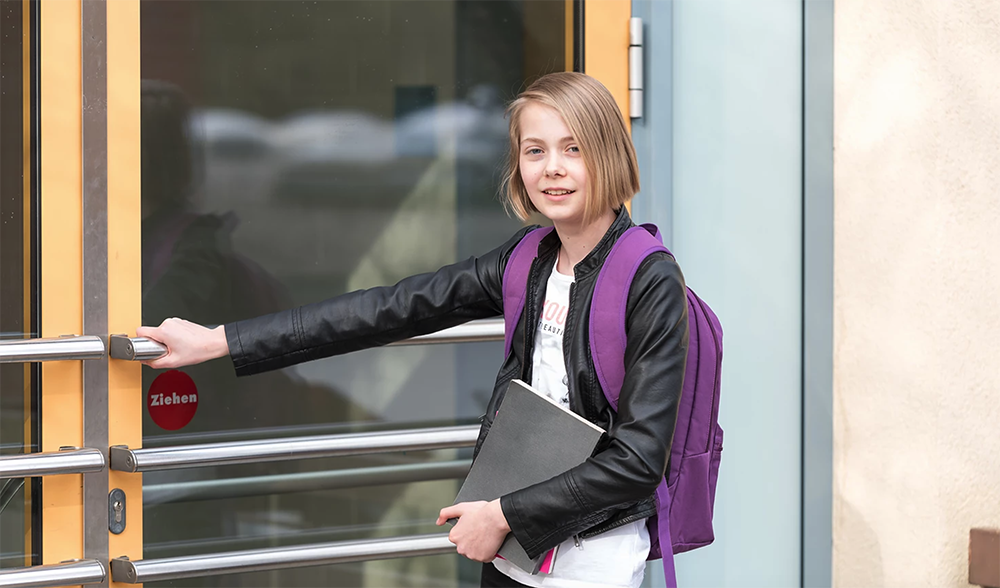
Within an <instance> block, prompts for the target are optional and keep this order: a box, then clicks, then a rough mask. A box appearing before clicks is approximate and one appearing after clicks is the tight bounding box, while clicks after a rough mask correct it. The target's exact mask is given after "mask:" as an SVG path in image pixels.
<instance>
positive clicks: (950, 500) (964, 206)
mask: <svg viewBox="0 0 1000 588" xmlns="http://www.w3.org/2000/svg"><path fill="white" fill-rule="evenodd" d="M835 10H836V16H835V43H834V45H835V66H834V67H835V74H834V84H835V91H834V93H835V96H834V100H835V132H834V135H835V136H834V186H835V221H834V230H835V249H834V253H835V261H834V273H835V276H834V521H833V522H834V552H833V575H834V584H835V585H836V586H967V585H968V584H967V574H968V563H967V552H968V532H969V528H970V527H973V526H980V525H992V526H1000V507H998V505H1000V434H998V427H997V425H998V423H1000V369H998V367H997V364H998V358H1000V336H998V331H1000V304H998V300H997V299H998V295H1000V253H998V246H1000V35H998V34H997V31H1000V0H951V1H949V2H943V1H941V0H879V1H878V2H871V1H867V0H838V1H837V2H836V4H835Z"/></svg>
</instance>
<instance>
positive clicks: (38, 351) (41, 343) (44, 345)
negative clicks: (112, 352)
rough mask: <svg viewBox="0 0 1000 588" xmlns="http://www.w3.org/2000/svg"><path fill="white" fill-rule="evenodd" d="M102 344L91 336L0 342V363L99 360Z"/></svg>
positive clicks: (102, 355)
mask: <svg viewBox="0 0 1000 588" xmlns="http://www.w3.org/2000/svg"><path fill="white" fill-rule="evenodd" d="M103 357H104V342H103V341H101V338H100V337H96V336H93V335H86V336H76V335H74V336H67V337H52V338H45V339H14V340H12V341H0V363H24V362H31V361H67V360H78V359H101V358H103Z"/></svg>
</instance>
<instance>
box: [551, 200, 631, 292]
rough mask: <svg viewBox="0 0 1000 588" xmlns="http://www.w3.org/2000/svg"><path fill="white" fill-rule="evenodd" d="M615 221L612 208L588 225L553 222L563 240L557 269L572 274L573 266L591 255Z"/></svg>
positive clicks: (564, 273) (560, 238)
mask: <svg viewBox="0 0 1000 588" xmlns="http://www.w3.org/2000/svg"><path fill="white" fill-rule="evenodd" d="M614 222H615V213H614V211H613V210H611V209H610V208H609V209H608V210H607V211H606V212H605V213H604V214H603V215H601V216H600V217H598V219H597V220H595V221H594V222H592V223H590V224H587V225H581V224H562V223H557V222H553V223H552V224H553V225H554V226H555V229H556V233H557V234H558V235H559V240H560V241H561V242H562V246H561V247H560V248H559V261H558V262H557V263H556V271H557V272H559V273H561V274H563V275H567V276H572V275H573V268H575V267H576V265H577V264H578V263H580V262H581V261H583V260H584V258H586V257H587V256H588V255H590V252H591V251H593V250H594V247H596V246H597V244H598V243H600V241H601V239H602V238H603V237H604V234H605V233H607V232H608V229H609V228H611V225H612V223H614Z"/></svg>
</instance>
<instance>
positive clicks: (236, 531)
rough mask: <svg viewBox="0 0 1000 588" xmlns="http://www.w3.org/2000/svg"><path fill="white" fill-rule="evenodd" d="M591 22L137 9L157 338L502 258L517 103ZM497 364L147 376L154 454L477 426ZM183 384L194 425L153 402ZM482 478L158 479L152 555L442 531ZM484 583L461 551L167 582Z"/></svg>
mask: <svg viewBox="0 0 1000 588" xmlns="http://www.w3.org/2000/svg"><path fill="white" fill-rule="evenodd" d="M574 8H575V5H574V4H573V3H571V2H566V1H562V0H560V1H546V2H537V1H525V0H511V1H503V2H497V1H493V0H482V1H455V0H429V1H393V0H378V1H338V2H312V1H266V0H265V1H261V0H252V1H229V2H221V1H216V0H200V1H199V0H185V1H178V2H170V1H162V0H148V1H147V0H144V1H143V2H142V3H141V26H142V34H141V59H142V62H141V68H142V69H141V71H142V82H141V85H142V87H141V96H142V98H141V112H142V217H143V220H142V256H143V265H142V269H143V272H142V273H143V276H142V278H143V288H142V292H143V293H142V304H143V317H142V320H143V323H144V324H159V322H160V321H162V320H163V319H165V318H167V317H171V316H179V317H184V318H187V319H189V320H192V321H195V322H198V323H202V324H221V323H227V322H231V321H235V320H239V319H243V318H249V317H252V316H256V315H260V314H265V313H269V312H273V311H276V310H280V309H283V308H288V307H291V306H293V305H300V304H306V303H310V302H315V301H319V300H322V299H324V298H328V297H331V296H335V295H337V294H341V293H344V292H348V291H351V290H356V289H359V288H367V287H372V286H378V285H385V284H393V283H395V282H396V281H398V280H399V279H401V278H403V277H406V276H409V275H411V274H414V273H418V272H425V271H432V270H435V269H437V268H438V267H440V266H442V265H444V264H448V263H451V262H454V261H456V260H459V259H463V258H466V257H468V256H470V255H474V254H477V253H481V252H485V251H487V250H489V249H491V248H493V247H495V246H496V245H498V244H499V243H502V242H503V241H504V240H505V239H506V238H508V237H509V236H510V235H511V234H512V233H513V232H514V231H515V230H516V229H517V228H518V226H519V222H518V221H517V220H516V219H511V218H510V217H508V216H507V215H506V214H505V212H504V211H503V208H502V206H501V204H500V203H499V200H498V198H497V186H498V184H499V169H500V165H501V162H502V158H503V156H504V154H505V153H506V150H507V144H508V137H507V125H506V120H505V119H504V107H505V104H506V102H507V101H509V100H510V99H511V98H513V97H514V96H515V95H516V93H517V92H518V91H519V90H521V89H523V88H524V87H526V85H527V84H529V83H530V82H531V81H532V80H533V79H535V78H536V77H538V76H540V75H543V74H545V73H548V72H552V71H562V70H567V69H572V68H573V46H574V34H573V33H574V30H576V29H577V27H575V25H574V18H578V17H579V15H576V16H574ZM623 64H624V62H623ZM497 333H498V334H499V335H500V337H499V338H500V340H502V328H501V330H500V331H498V332H497ZM501 355H502V345H501V344H500V343H499V342H478V343H454V344H443V345H410V346H399V347H392V348H386V349H376V350H371V351H367V352H362V353H355V354H351V355H350V356H345V357H336V358H331V359H328V360H324V361H318V362H313V363H310V364H305V365H301V366H297V367H294V368H290V369H286V370H283V371H280V372H275V373H268V374H262V375H258V376H252V377H248V378H241V379H239V380H237V379H236V378H235V376H234V371H233V366H232V363H231V362H230V361H229V360H222V361H216V362H212V363H209V364H205V365H203V366H197V367H193V368H190V369H185V370H183V371H184V373H185V374H186V377H183V378H182V377H181V376H178V375H177V374H175V373H174V374H172V373H163V372H158V371H155V370H152V369H145V370H144V373H143V393H144V398H145V401H146V410H145V411H144V420H143V447H145V448H162V447H175V446H180V445H197V444H205V443H217V442H239V441H248V440H255V439H276V438H295V437H300V436H305V435H338V434H346V433H352V432H370V431H384V430H399V429H408V430H414V429H426V428H428V427H445V426H448V427H457V426H463V425H464V426H474V425H478V422H479V421H478V418H479V416H480V415H481V414H482V412H483V410H484V407H485V405H486V401H487V399H488V395H489V391H490V390H491V386H492V381H493V378H494V377H495V375H496V369H497V366H498V365H499V361H500V359H501ZM179 379H183V381H184V385H185V386H187V388H185V389H187V390H197V398H198V402H197V405H196V408H191V407H190V406H191V405H190V403H189V407H188V408H187V409H185V410H182V411H179V412H183V413H184V414H183V415H182V416H181V417H180V418H176V419H175V418H174V417H172V416H170V417H166V416H163V415H162V414H161V413H162V412H165V411H162V410H161V408H164V407H161V406H153V404H154V403H158V402H159V397H158V396H157V394H159V393H161V391H162V390H165V389H170V386H173V385H176V382H177V381H179ZM182 406H183V405H182ZM173 412H178V411H173ZM470 458H471V449H468V448H465V449H441V450H434V451H417V452H406V453H387V454H378V455H367V456H355V457H338V458H328V459H310V460H292V461H285V462H275V463H255V464H243V465H231V466H221V467H202V468H196V469H194V468H192V469H181V470H170V471H156V472H147V473H145V474H143V476H144V486H143V493H144V499H143V519H144V556H145V557H147V558H163V557H175V556H191V555H196V554H204V553H213V552H231V551H234V550H245V549H255V548H265V547H274V548H277V547H286V546H293V545H302V544H314V543H321V542H332V541H352V540H367V539H378V538H388V537H397V536H414V535H423V534H431V533H441V529H440V528H438V527H436V526H435V525H434V520H435V518H436V515H437V511H438V509H440V508H441V507H442V506H444V505H446V504H448V503H449V502H450V501H451V500H452V499H453V497H454V495H455V493H456V492H457V490H458V488H459V485H460V483H461V480H462V476H464V472H465V471H467V468H468V464H469V460H470ZM350 479H355V480H367V481H361V482H357V483H356V484H355V483H346V482H344V480H350ZM478 578H479V567H478V566H477V565H471V564H469V563H468V562H466V561H465V560H463V559H462V558H460V557H458V556H456V555H454V554H449V555H436V556H427V557H415V558H396V559H387V560H381V561H367V562H357V563H346V564H340V565H336V566H322V567H312V568H305V569H295V570H282V571H277V572H257V573H248V574H240V575H232V576H217V577H213V578H198V579H197V580H176V581H172V582H169V584H170V585H176V586H181V585H189V586H195V585H197V586H208V585H213V586H236V585H239V586H258V585H282V586H317V585H324V586H390V585H391V586H454V585H458V584H464V585H473V584H477V583H478Z"/></svg>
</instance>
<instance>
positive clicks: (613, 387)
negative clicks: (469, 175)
mask: <svg viewBox="0 0 1000 588" xmlns="http://www.w3.org/2000/svg"><path fill="white" fill-rule="evenodd" d="M551 231H552V229H551V228H542V229H536V230H534V231H531V232H529V233H528V234H527V235H525V236H524V238H523V239H521V242H520V243H518V244H517V246H516V247H515V248H514V251H513V252H512V253H511V255H510V259H509V260H508V261H507V267H506V269H505V270H504V275H503V304H504V338H505V341H504V353H505V356H506V355H509V354H510V349H511V343H512V340H511V338H512V337H513V334H514V329H515V327H516V326H517V321H518V320H520V318H521V314H522V312H523V310H524V304H525V296H526V293H527V281H528V275H529V274H530V271H531V265H532V263H533V262H534V260H535V258H536V257H537V256H538V245H539V244H540V243H541V241H542V239H543V238H544V237H545V236H546V235H548V234H549V233H550V232H551ZM657 251H664V252H666V253H667V254H668V255H670V256H671V257H673V254H672V253H670V251H669V250H668V249H667V248H666V247H664V246H663V242H662V238H661V237H660V232H659V230H657V228H656V227H655V226H654V225H651V224H646V225H642V226H638V227H632V228H630V229H629V230H627V231H626V232H625V233H624V234H623V235H622V236H621V237H619V239H618V241H617V242H616V243H615V244H614V246H613V247H612V249H611V252H610V253H609V254H608V258H607V259H606V260H605V262H604V265H603V267H602V268H601V271H600V274H599V275H598V277H597V284H596V286H595V287H594V297H593V303H592V304H591V311H590V321H589V324H590V351H591V356H592V357H593V360H594V367H595V368H596V369H597V376H598V380H599V381H600V384H601V389H602V390H603V391H604V396H605V397H606V398H607V400H608V402H609V403H610V404H611V406H612V407H613V408H614V409H615V410H618V396H619V395H620V394H621V388H622V383H623V382H624V380H625V343H626V337H627V334H626V332H625V311H626V308H625V306H626V303H627V300H628V291H629V288H630V287H631V284H632V280H633V278H634V277H635V274H636V272H637V271H638V269H639V266H640V265H641V264H642V262H643V260H645V259H646V258H647V257H649V255H651V254H653V253H655V252H657ZM687 304H688V330H689V339H688V356H687V364H686V367H685V373H684V387H683V390H682V392H681V399H680V404H679V406H678V413H677V425H676V428H675V429H674V437H673V444H672V446H671V450H670V463H669V469H668V470H667V475H666V477H665V478H664V480H663V481H661V482H660V485H659V487H657V489H656V502H657V514H656V515H655V516H652V517H650V519H649V522H648V526H649V531H650V540H651V542H652V547H651V549H650V553H649V559H651V560H652V559H658V558H660V557H662V558H663V571H664V575H665V577H666V582H667V586H668V587H671V588H673V587H676V586H677V578H676V573H675V570H674V561H673V554H675V553H682V552H684V551H690V550H692V549H695V548H697V547H702V546H705V545H708V544H710V543H711V542H712V541H713V540H714V539H715V533H714V530H713V527H712V516H713V513H714V510H715V508H714V505H715V487H716V483H717V481H718V475H719V463H720V460H721V457H722V437H723V435H722V428H721V427H719V422H718V419H719V386H720V380H721V373H722V372H721V370H722V325H721V324H720V323H719V319H718V318H717V317H716V316H715V313H713V312H712V310H711V309H710V308H709V307H708V305H707V304H705V303H704V302H703V301H702V300H701V299H700V298H698V296H696V295H695V293H694V291H692V290H691V289H690V288H688V290H687ZM525 361H527V360H525ZM662 545H670V546H671V549H670V550H668V552H667V553H663V550H662V548H661V546H662Z"/></svg>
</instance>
